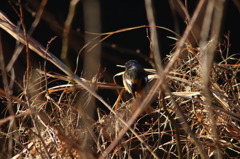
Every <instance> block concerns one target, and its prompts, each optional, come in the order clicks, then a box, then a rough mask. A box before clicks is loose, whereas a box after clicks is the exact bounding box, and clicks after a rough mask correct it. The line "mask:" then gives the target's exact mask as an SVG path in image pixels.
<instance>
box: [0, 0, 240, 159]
mask: <svg viewBox="0 0 240 159" xmlns="http://www.w3.org/2000/svg"><path fill="white" fill-rule="evenodd" d="M203 2H204V1H200V2H199V4H198V6H197V8H196V11H195V12H194V14H193V16H192V19H189V21H188V25H187V28H186V31H185V32H184V34H183V36H182V37H179V39H176V40H177V44H176V46H175V47H174V49H173V50H174V51H173V52H172V53H170V54H169V55H168V56H167V57H166V58H165V59H164V62H165V64H166V66H165V67H162V63H161V60H160V59H158V60H156V59H155V66H156V70H155V69H152V70H150V71H152V72H154V73H155V74H154V80H153V81H151V84H149V87H148V88H147V92H148V93H147V94H146V96H145V98H144V99H143V101H141V103H140V104H139V103H137V102H136V101H134V100H132V99H125V98H124V97H123V96H124V95H123V92H121V91H122V89H123V88H122V87H121V86H118V85H116V84H112V83H105V82H101V81H99V79H100V76H101V75H99V74H98V75H96V76H94V77H93V78H92V79H91V80H87V79H85V78H80V77H78V76H77V75H76V74H75V73H73V72H71V71H70V69H68V67H67V66H66V65H65V64H64V63H63V62H62V61H61V60H59V59H58V58H57V57H55V56H54V55H53V54H52V53H51V52H49V51H48V48H47V49H45V48H44V47H43V46H41V45H40V44H39V43H38V42H36V41H35V40H34V39H33V38H31V36H30V34H27V32H26V31H21V30H19V29H18V28H17V27H16V26H15V25H14V24H12V23H11V21H10V20H9V19H8V18H7V17H6V16H5V15H4V14H3V13H1V16H0V27H1V28H2V29H3V30H5V31H6V32H8V33H9V34H10V35H11V36H12V37H14V38H15V39H16V41H18V42H20V43H22V44H24V45H25V46H26V47H27V48H29V49H30V50H32V51H33V52H35V53H37V54H38V55H40V56H41V57H42V58H43V59H45V60H46V61H48V62H51V63H52V64H54V65H55V66H56V67H57V68H58V69H59V70H61V71H62V72H63V73H65V74H59V73H54V72H46V68H44V67H43V69H31V65H30V61H29V63H28V69H26V74H25V75H24V76H23V79H24V81H23V82H22V83H21V84H20V83H18V81H15V80H14V72H11V69H12V66H13V65H11V64H10V65H6V64H4V60H3V58H1V59H0V63H1V77H2V82H3V88H0V97H1V106H2V107H4V108H5V110H3V111H2V112H1V116H3V117H1V119H0V126H1V130H0V132H1V133H0V140H1V143H2V144H1V146H0V147H1V149H2V154H1V157H2V158H5V157H12V158H88V159H89V158H213V157H214V156H215V157H217V158H233V157H236V158H237V156H239V155H240V115H239V114H240V100H239V99H240V64H239V61H240V58H239V57H240V56H239V54H231V55H229V54H230V53H229V48H230V43H231V42H230V41H229V36H230V35H226V36H225V37H224V38H223V40H222V41H221V42H220V41H219V40H218V39H219V35H220V33H219V32H218V31H219V28H218V26H216V25H220V24H221V23H220V22H219V21H220V20H221V18H222V17H221V16H220V17H213V19H211V20H215V22H219V23H217V24H216V25H214V24H213V25H211V24H212V23H211V20H210V21H208V20H209V19H207V17H208V16H206V17H205V18H206V21H205V22H204V24H205V25H204V28H203V29H204V30H202V34H201V35H200V42H199V47H194V46H193V44H192V43H191V42H190V41H188V40H187V37H188V35H189V34H190V31H191V29H192V28H193V26H194V22H195V20H196V19H194V18H196V17H195V16H197V15H198V14H199V9H201V7H203V6H202V5H203V4H202V3H203ZM147 3H148V1H147V0H146V9H147V10H148V13H147V14H148V19H149V26H140V27H134V28H127V29H122V30H118V31H115V32H110V33H105V34H96V35H95V40H96V39H97V40H98V42H97V43H95V45H93V46H92V47H91V48H90V49H93V48H94V47H96V45H97V44H100V43H101V42H102V41H104V40H105V39H106V38H108V37H110V36H111V35H114V34H116V33H121V32H125V31H131V30H134V29H139V28H150V31H151V35H150V36H151V37H150V41H151V50H152V52H153V57H155V58H156V57H157V55H156V54H157V53H159V49H158V48H157V47H156V46H157V45H158V42H157V40H156V39H155V38H154V36H156V35H154V34H153V33H154V29H156V27H155V26H154V25H155V24H154V23H153V22H152V21H151V20H153V19H151V16H153V15H151V12H152V11H151V4H150V6H149V5H147ZM215 3H216V4H215V5H217V3H218V1H217V2H215ZM213 4H214V3H213ZM74 5H76V3H72V6H71V7H74ZM218 5H219V6H218V7H219V8H217V9H216V8H214V5H213V6H212V4H211V1H209V4H208V5H207V6H208V9H209V12H208V14H211V13H212V14H213V12H215V14H214V15H216V13H219V12H221V9H223V8H221V7H223V6H221V3H219V4H218ZM148 7H150V8H148ZM182 7H183V6H182ZM41 9H44V8H40V11H41ZM211 9H212V10H211ZM219 9H220V11H219ZM40 11H39V12H40ZM211 11H212V12H211ZM39 14H41V13H39ZM69 14H71V15H70V16H69V20H70V21H71V16H73V13H69ZM212 14H211V15H212ZM218 15H219V14H218ZM40 17H41V15H40ZM40 17H38V18H40ZM219 18H220V19H219ZM20 19H21V17H20ZM68 22H69V21H68ZM70 24H71V23H70ZM70 24H69V23H68V24H67V23H66V25H70ZM219 27H220V26H219ZM206 30H208V31H209V30H211V31H212V33H211V34H210V35H208V34H207V35H205V34H204V33H205V32H207V31H206ZM64 38H67V34H66V35H65V37H64ZM208 39H210V40H208ZM1 40H3V39H1ZM65 40H66V41H67V39H65ZM66 41H65V42H66ZM93 41H94V40H93ZM90 43H91V42H90ZM65 45H67V42H66V44H65ZM87 45H88V44H87ZM87 45H86V46H87ZM89 45H90V44H89ZM0 46H2V43H1V44H0ZM20 48H21V45H20V46H19V48H16V49H20ZM28 51H29V50H28V49H27V50H26V52H28ZM0 53H1V55H0V57H4V53H3V50H2V48H1V50H0ZM214 54H215V56H218V57H221V62H214V60H213V57H214ZM14 58H15V59H17V58H18V55H17V54H14V56H13V59H14ZM26 58H28V56H26ZM159 61H160V62H159ZM148 71H149V70H148ZM13 83H14V84H18V85H19V87H20V88H21V91H20V92H12V91H11V88H12V85H13ZM98 89H110V90H114V91H115V92H118V94H119V95H118V98H117V99H116V102H115V103H114V104H109V103H108V102H106V101H105V100H103V98H102V97H101V96H100V95H99V94H98V93H97V92H96V91H95V90H98ZM170 89H171V91H170ZM94 99H96V100H98V101H100V103H101V104H102V105H103V106H104V107H105V108H107V109H108V110H109V111H110V113H108V112H107V111H106V109H102V108H101V107H99V106H98V105H95V104H93V103H99V102H95V101H94ZM149 103H150V104H151V105H152V107H153V108H154V110H155V112H153V113H152V114H148V115H146V114H142V111H143V109H144V107H146V105H148V104H149ZM133 104H139V109H138V110H137V111H136V112H134V113H133V112H131V106H132V105H133ZM90 105H91V107H90V108H91V110H89V106H90ZM94 114H96V115H94Z"/></svg>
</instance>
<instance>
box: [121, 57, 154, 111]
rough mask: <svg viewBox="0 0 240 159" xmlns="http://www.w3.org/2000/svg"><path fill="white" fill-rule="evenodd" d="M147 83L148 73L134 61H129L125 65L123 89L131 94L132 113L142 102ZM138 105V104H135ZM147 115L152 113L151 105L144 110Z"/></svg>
mask: <svg viewBox="0 0 240 159" xmlns="http://www.w3.org/2000/svg"><path fill="white" fill-rule="evenodd" d="M147 83H148V73H147V72H146V71H145V70H144V69H143V67H142V66H141V65H140V64H139V63H138V62H137V61H136V60H129V61H128V62H126V63H125V72H124V73H123V85H124V87H125V89H126V90H127V91H128V92H129V93H130V94H132V96H133V97H134V99H135V101H136V102H135V104H134V105H132V112H135V111H136V110H137V109H138V105H140V103H141V101H142V99H143V98H142V97H143V96H142V94H143V89H144V87H145V86H146V84H147ZM137 103H138V104H137ZM144 111H145V112H146V113H147V114H151V113H153V112H154V109H153V108H152V107H151V105H148V106H147V107H146V108H145V110H144Z"/></svg>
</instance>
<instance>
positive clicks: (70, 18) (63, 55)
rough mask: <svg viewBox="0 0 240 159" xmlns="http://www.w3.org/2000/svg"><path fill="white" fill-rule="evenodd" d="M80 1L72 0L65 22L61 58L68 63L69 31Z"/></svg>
mask: <svg viewBox="0 0 240 159" xmlns="http://www.w3.org/2000/svg"><path fill="white" fill-rule="evenodd" d="M78 2H79V0H72V1H71V3H70V6H69V12H68V16H67V19H66V21H65V24H64V29H63V41H62V53H61V59H63V61H65V62H66V63H68V60H67V52H68V41H69V32H70V29H71V25H72V21H73V18H74V14H75V10H76V5H77V3H78Z"/></svg>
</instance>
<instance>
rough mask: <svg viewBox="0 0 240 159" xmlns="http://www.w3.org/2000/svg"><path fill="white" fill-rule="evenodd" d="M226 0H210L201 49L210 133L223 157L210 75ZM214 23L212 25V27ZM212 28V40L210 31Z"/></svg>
mask: <svg viewBox="0 0 240 159" xmlns="http://www.w3.org/2000/svg"><path fill="white" fill-rule="evenodd" d="M224 2H225V0H210V1H209V2H208V6H207V10H206V13H205V17H204V22H203V28H202V31H201V41H200V51H201V53H202V55H201V56H202V59H201V65H200V67H201V75H202V77H201V81H202V83H203V95H204V97H205V98H204V102H205V104H206V106H207V112H208V119H209V124H210V127H211V132H210V135H212V138H213V141H214V142H215V144H216V153H215V156H216V158H219V159H221V158H222V155H221V148H220V145H219V143H218V142H219V136H218V130H217V125H216V121H215V118H214V116H215V115H214V108H213V105H212V100H211V99H212V95H211V91H210V89H209V87H210V76H211V70H212V63H213V58H214V53H215V50H216V46H217V43H218V39H219V34H220V29H221V24H222V17H223V9H224ZM211 25H212V27H211ZM210 30H211V33H212V34H211V37H210V41H208V40H207V39H208V38H209V33H210Z"/></svg>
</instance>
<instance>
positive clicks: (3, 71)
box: [0, 36, 17, 158]
mask: <svg viewBox="0 0 240 159" xmlns="http://www.w3.org/2000/svg"><path fill="white" fill-rule="evenodd" d="M1 37H2V36H0V70H1V76H2V83H3V87H4V90H5V91H6V97H7V100H8V102H7V110H8V112H9V114H10V116H14V114H15V113H14V111H13V108H12V96H11V94H12V91H11V90H10V87H9V82H8V78H7V71H6V68H5V62H4V56H3V48H2V38H1ZM12 129H13V130H17V127H16V123H15V119H14V118H11V121H10V124H9V128H8V131H11V130H12ZM14 135H15V133H12V132H11V133H10V134H9V140H8V158H11V157H12V150H13V138H14V137H13V136H14Z"/></svg>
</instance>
